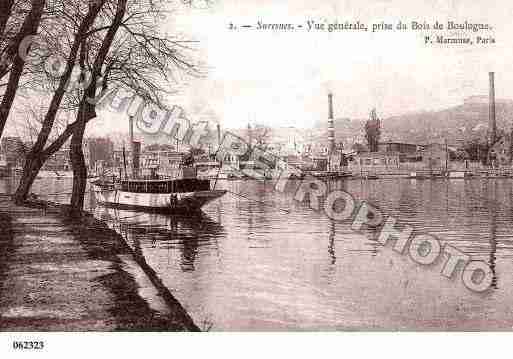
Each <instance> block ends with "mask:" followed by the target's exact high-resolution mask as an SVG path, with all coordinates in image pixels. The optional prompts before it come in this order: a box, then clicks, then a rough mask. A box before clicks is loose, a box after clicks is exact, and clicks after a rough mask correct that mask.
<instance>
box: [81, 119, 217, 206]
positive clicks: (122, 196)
mask: <svg viewBox="0 0 513 359" xmlns="http://www.w3.org/2000/svg"><path fill="white" fill-rule="evenodd" d="M130 141H131V146H132V166H133V167H132V174H131V177H129V176H128V171H127V165H126V158H125V150H124V148H123V161H124V166H125V176H124V178H122V177H121V174H120V176H119V177H117V178H116V177H115V176H112V177H100V178H99V179H97V180H94V181H92V182H91V184H92V187H93V192H94V193H95V197H96V200H97V202H99V204H101V205H103V206H110V207H115V208H119V209H136V210H145V211H158V212H191V211H199V210H200V209H201V207H203V206H204V205H206V204H207V203H209V202H211V201H213V200H215V199H217V198H219V197H221V196H222V195H224V194H225V193H226V191H224V190H215V189H211V183H210V180H209V179H200V178H197V171H196V169H195V168H194V166H193V163H190V164H188V165H184V166H181V167H180V168H179V171H178V172H177V173H176V174H175V176H162V175H158V173H157V171H156V170H157V169H155V168H154V169H152V170H153V171H152V173H151V175H150V176H149V178H144V177H141V176H140V175H139V173H140V171H139V169H140V168H139V163H138V158H139V155H138V154H137V155H136V152H137V151H138V150H136V149H137V148H140V143H136V142H134V140H133V118H130Z"/></svg>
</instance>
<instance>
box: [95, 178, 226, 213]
mask: <svg viewBox="0 0 513 359" xmlns="http://www.w3.org/2000/svg"><path fill="white" fill-rule="evenodd" d="M93 188H94V193H95V197H96V201H97V202H98V203H100V204H101V205H104V206H108V207H115V208H120V209H140V210H146V211H159V212H161V211H162V212H173V211H198V210H200V209H201V207H203V206H204V205H206V204H207V203H209V202H211V201H213V200H215V199H217V198H219V197H221V196H222V195H224V194H225V193H226V191H224V190H210V191H196V192H183V193H135V192H127V191H121V190H117V189H114V190H112V189H105V188H102V187H101V186H97V185H94V186H93Z"/></svg>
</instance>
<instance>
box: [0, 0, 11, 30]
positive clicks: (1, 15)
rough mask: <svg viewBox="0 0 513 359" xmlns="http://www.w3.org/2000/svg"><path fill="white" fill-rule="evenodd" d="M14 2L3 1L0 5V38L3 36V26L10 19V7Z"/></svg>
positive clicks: (9, 0)
mask: <svg viewBox="0 0 513 359" xmlns="http://www.w3.org/2000/svg"><path fill="white" fill-rule="evenodd" d="M13 5H14V0H3V1H2V2H1V4H0V38H2V37H3V36H4V32H5V26H6V25H7V21H8V20H9V18H10V17H11V10H12V6H13Z"/></svg>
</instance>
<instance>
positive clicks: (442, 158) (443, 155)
mask: <svg viewBox="0 0 513 359" xmlns="http://www.w3.org/2000/svg"><path fill="white" fill-rule="evenodd" d="M421 153H422V162H423V164H424V167H425V168H427V169H444V168H445V167H446V166H448V164H449V157H448V156H449V151H448V149H447V147H446V145H444V144H439V143H433V144H430V145H426V146H425V147H424V149H423V150H422V152H421Z"/></svg>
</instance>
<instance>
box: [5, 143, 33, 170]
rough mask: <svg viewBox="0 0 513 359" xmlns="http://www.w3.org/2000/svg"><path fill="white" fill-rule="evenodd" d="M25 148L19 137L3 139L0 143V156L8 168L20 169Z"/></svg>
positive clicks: (23, 159)
mask: <svg viewBox="0 0 513 359" xmlns="http://www.w3.org/2000/svg"><path fill="white" fill-rule="evenodd" d="M26 152H27V148H26V147H25V144H24V143H23V141H22V140H21V138H19V137H3V138H2V141H1V142H0V154H1V155H2V158H3V160H4V161H5V163H6V165H7V166H8V167H22V166H23V164H24V162H25V156H26Z"/></svg>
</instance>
